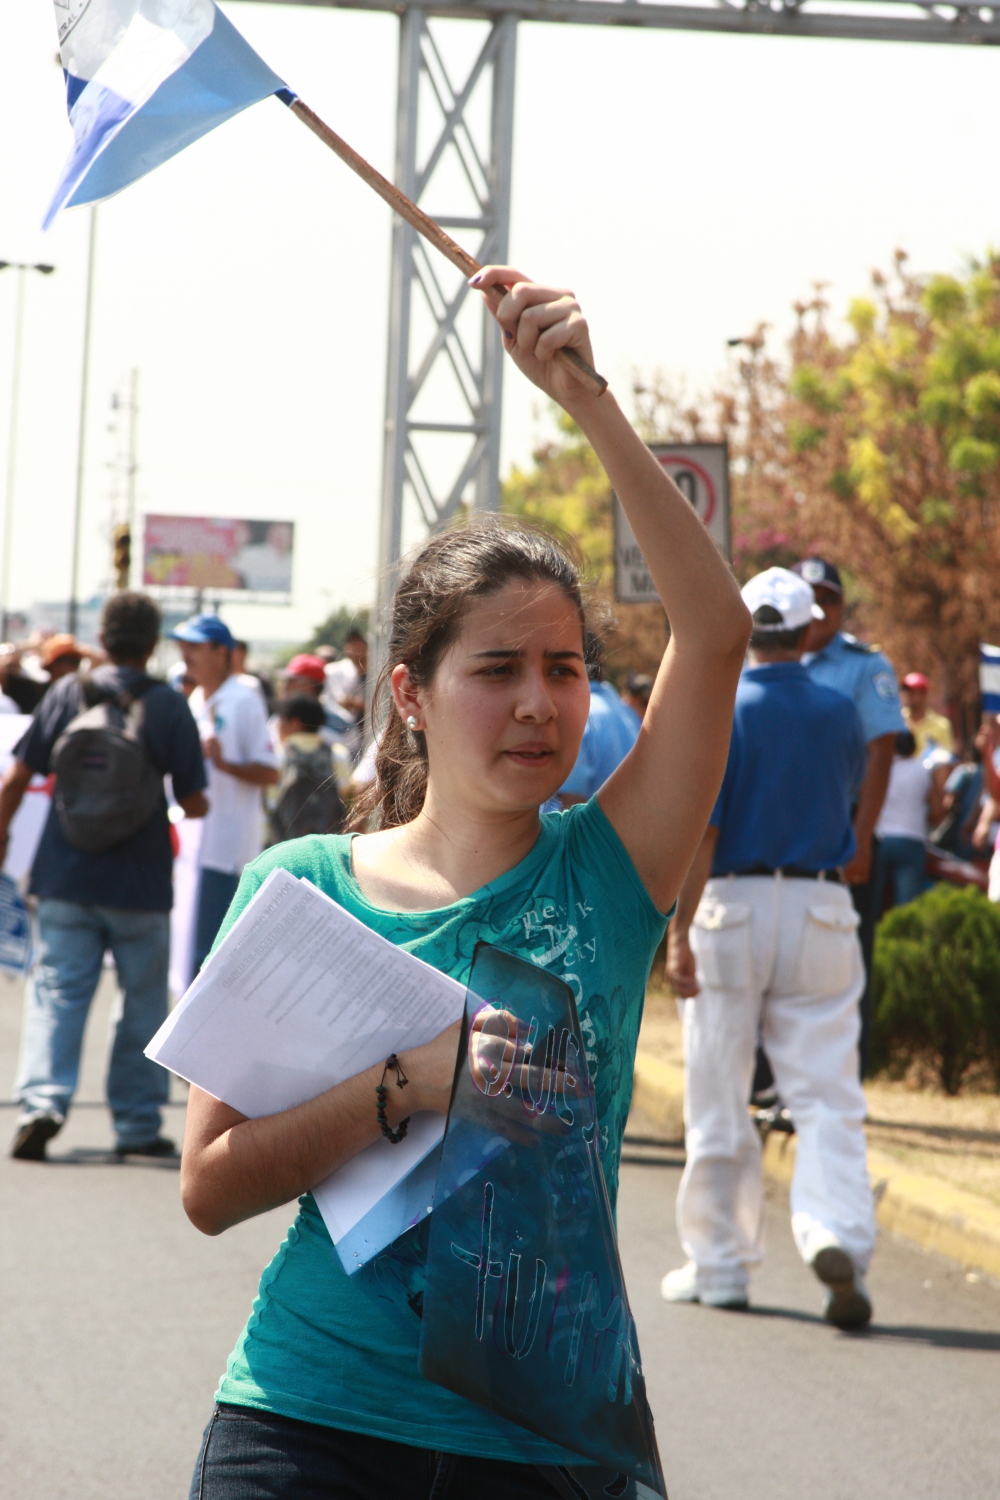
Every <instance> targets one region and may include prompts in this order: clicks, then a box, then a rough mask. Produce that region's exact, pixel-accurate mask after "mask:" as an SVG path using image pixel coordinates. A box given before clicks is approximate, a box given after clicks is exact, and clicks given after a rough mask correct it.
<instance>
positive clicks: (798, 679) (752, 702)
mask: <svg viewBox="0 0 1000 1500" xmlns="http://www.w3.org/2000/svg"><path fill="white" fill-rule="evenodd" d="M866 760H867V751H866V746H865V737H864V733H863V731H862V728H861V720H860V719H859V717H858V713H857V710H856V709H855V707H854V704H853V703H852V702H851V701H850V699H849V698H847V697H845V696H844V694H843V693H838V692H836V691H835V690H834V689H833V688H828V687H823V686H822V685H821V684H820V683H817V682H814V681H813V680H812V678H811V677H810V675H809V673H808V672H807V671H806V669H805V667H803V666H801V665H800V663H799V662H792V661H790V662H774V663H773V664H771V665H770V666H761V667H747V668H746V669H745V670H744V672H743V675H742V676H741V677H740V682H739V687H738V688H737V689H736V709H735V712H734V715H733V735H732V739H731V741H730V745H729V762H728V764H727V766H726V774H725V778H724V779H723V782H722V790H721V791H720V792H719V797H718V800H717V802H716V804H715V810H714V811H713V813H712V817H711V819H710V821H711V823H712V825H713V826H714V827H715V828H718V830H719V839H718V843H717V844H716V846H715V859H714V862H713V865H712V874H713V875H729V874H732V873H737V874H738V873H739V872H740V871H741V870H749V869H752V868H753V866H754V865H766V866H767V867H768V868H770V869H785V868H788V867H789V866H794V867H795V868H796V869H799V870H833V869H836V868H837V867H838V866H839V865H843V864H846V862H847V861H848V860H849V859H850V858H851V855H852V854H853V853H854V850H855V841H854V830H853V828H852V826H851V806H852V804H853V802H854V799H855V797H856V796H857V791H858V787H859V786H860V785H861V779H862V777H863V776H864V773H865V764H866Z"/></svg>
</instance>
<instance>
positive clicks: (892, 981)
mask: <svg viewBox="0 0 1000 1500" xmlns="http://www.w3.org/2000/svg"><path fill="white" fill-rule="evenodd" d="M872 996H873V1005H874V1015H873V1021H872V1061H873V1062H874V1064H875V1066H876V1068H886V1069H888V1071H889V1072H890V1073H891V1074H893V1075H895V1076H897V1077H899V1076H902V1074H903V1073H905V1072H906V1070H907V1068H908V1067H909V1066H910V1065H911V1064H912V1063H914V1062H919V1063H922V1064H923V1065H924V1066H925V1067H929V1068H931V1069H932V1070H933V1071H934V1073H935V1074H936V1075H937V1077H938V1079H939V1081H940V1084H941V1087H942V1088H943V1089H944V1091H945V1093H947V1094H957V1093H958V1090H959V1088H960V1087H961V1084H962V1079H963V1077H964V1076H965V1074H966V1073H967V1072H968V1070H969V1068H970V1067H971V1066H972V1065H973V1064H974V1063H986V1064H988V1065H989V1067H990V1068H991V1069H992V1071H993V1074H994V1077H995V1078H996V1080H997V1085H998V1087H1000V907H997V906H995V905H994V904H993V903H991V902H990V901H988V900H987V899H986V897H985V896H984V895H983V893H982V892H981V891H979V890H976V889H975V888H974V887H973V886H963V887H958V886H950V885H937V886H934V887H933V888H932V889H931V890H929V891H927V892H926V893H925V894H924V895H923V896H921V897H919V899H918V900H916V901H911V902H909V903H908V904H907V905H906V906H897V907H896V908H895V909H894V910H893V911H890V912H889V913H888V914H887V915H886V916H885V917H884V918H883V919H882V921H881V923H880V924H879V927H878V931H877V933H876V935H875V964H874V971H873V976H872Z"/></svg>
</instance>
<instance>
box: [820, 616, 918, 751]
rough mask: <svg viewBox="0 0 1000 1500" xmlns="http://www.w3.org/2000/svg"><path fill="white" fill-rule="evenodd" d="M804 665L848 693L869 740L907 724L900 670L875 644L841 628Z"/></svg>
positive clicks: (890, 732) (840, 690)
mask: <svg viewBox="0 0 1000 1500" xmlns="http://www.w3.org/2000/svg"><path fill="white" fill-rule="evenodd" d="M802 665H803V666H804V667H805V669H806V671H807V672H808V673H809V676H810V677H811V678H812V680H813V682H821V683H822V684H823V686H824V687H830V688H835V689H836V690H837V692H838V693H846V695H847V697H848V698H850V700H851V702H852V703H853V704H854V707H855V708H856V709H857V711H858V714H859V715H860V718H861V727H862V729H863V730H864V734H865V740H866V741H870V740H877V739H878V738H879V737H880V736H881V735H883V734H898V733H899V731H900V730H901V729H905V728H906V723H905V721H904V719H903V710H902V709H901V708H900V705H899V689H898V688H897V686H896V674H895V672H894V671H893V670H892V664H891V662H890V661H889V659H888V657H886V656H883V655H882V653H881V651H877V650H876V649H875V647H874V646H866V645H865V643H864V641H859V640H858V639H857V637H856V636H853V635H848V634H847V633H846V632H845V631H843V630H838V632H837V634H836V635H835V636H834V637H833V639H832V640H831V641H828V642H827V644H826V645H825V646H824V647H823V649H822V651H813V652H810V653H809V654H808V655H806V656H804V657H803V658H802Z"/></svg>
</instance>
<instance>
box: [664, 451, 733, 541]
mask: <svg viewBox="0 0 1000 1500" xmlns="http://www.w3.org/2000/svg"><path fill="white" fill-rule="evenodd" d="M656 457H657V461H658V462H659V463H661V464H662V465H663V467H664V468H665V469H666V471H667V473H668V474H669V475H670V477H671V479H672V480H673V481H674V484H676V486H677V488H678V489H679V490H680V492H681V494H682V495H684V496H685V497H686V498H687V499H688V500H689V501H690V503H691V504H692V505H693V506H694V508H695V511H696V512H697V514H698V515H699V516H700V517H701V519H702V520H703V521H704V523H705V525H706V526H708V525H710V524H711V520H712V517H713V516H714V515H715V507H716V505H717V503H718V502H717V499H716V493H715V483H714V481H713V479H712V476H711V475H710V474H709V473H708V471H707V470H706V469H703V468H702V466H701V464H696V463H695V462H694V460H693V459H690V458H688V456H687V454H685V453H658V454H657V455H656Z"/></svg>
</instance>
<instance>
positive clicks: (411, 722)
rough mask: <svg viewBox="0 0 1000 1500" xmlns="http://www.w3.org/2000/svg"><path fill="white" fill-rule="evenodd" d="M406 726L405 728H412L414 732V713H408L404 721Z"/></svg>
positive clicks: (415, 722) (415, 719)
mask: <svg viewBox="0 0 1000 1500" xmlns="http://www.w3.org/2000/svg"><path fill="white" fill-rule="evenodd" d="M406 727H407V729H411V730H413V731H414V733H415V732H416V729H417V717H416V714H411V715H410V717H409V718H408V719H407V721H406Z"/></svg>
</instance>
